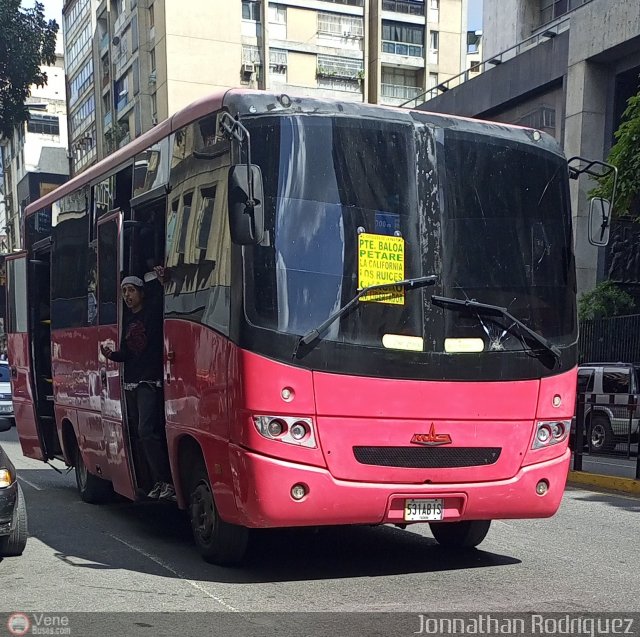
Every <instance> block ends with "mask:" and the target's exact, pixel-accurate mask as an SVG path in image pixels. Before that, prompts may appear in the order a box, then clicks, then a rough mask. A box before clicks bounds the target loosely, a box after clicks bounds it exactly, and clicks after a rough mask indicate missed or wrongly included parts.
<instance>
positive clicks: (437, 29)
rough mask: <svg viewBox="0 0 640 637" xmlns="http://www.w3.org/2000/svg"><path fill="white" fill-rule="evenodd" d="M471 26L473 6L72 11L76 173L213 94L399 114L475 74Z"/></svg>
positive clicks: (70, 81) (156, 3)
mask: <svg viewBox="0 0 640 637" xmlns="http://www.w3.org/2000/svg"><path fill="white" fill-rule="evenodd" d="M466 22H467V0H279V1H278V2H268V0H211V1H208V2H203V1H202V0H101V1H99V0H67V1H66V2H65V5H64V7H63V32H64V37H65V62H66V65H67V85H68V99H69V135H70V143H71V155H72V168H73V171H74V173H75V172H78V171H81V170H84V169H85V168H86V167H87V166H89V165H91V164H92V163H94V162H95V161H97V160H98V159H100V158H102V157H104V156H106V155H107V154H108V153H110V152H113V150H115V149H117V148H119V147H120V146H122V145H124V144H125V143H127V142H128V141H129V140H131V139H133V138H135V137H137V136H138V135H140V134H141V133H142V132H144V131H146V130H148V129H149V128H150V127H151V126H153V125H154V124H155V123H157V122H158V121H160V120H162V119H165V118H166V117H168V116H169V115H171V114H172V113H174V112H175V111H176V110H178V109H180V108H182V107H183V106H185V105H187V104H188V103H190V102H192V101H193V100H195V99H197V98H199V97H202V96H203V95H206V94H207V93H210V92H211V91H212V90H215V89H224V88H231V87H238V86H246V87H251V88H259V89H267V90H272V91H282V92H287V93H290V94H292V95H302V96H310V95H313V96H323V97H332V98H337V99H343V100H345V99H346V100H354V101H367V102H376V103H383V104H391V105H399V104H401V103H403V102H405V101H406V100H407V99H410V98H413V97H415V96H417V95H419V94H421V93H423V92H424V91H425V89H427V88H429V87H431V86H436V85H437V84H438V83H440V82H441V81H443V80H444V79H447V78H448V77H451V76H452V75H456V74H458V73H460V71H461V70H464V69H465V68H466V66H467V58H466V55H467V45H466V38H467V27H466ZM265 60H268V64H265V62H264V61H265Z"/></svg>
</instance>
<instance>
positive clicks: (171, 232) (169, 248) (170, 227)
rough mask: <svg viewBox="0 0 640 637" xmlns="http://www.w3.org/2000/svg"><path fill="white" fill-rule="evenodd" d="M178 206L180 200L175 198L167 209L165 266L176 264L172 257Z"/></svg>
mask: <svg viewBox="0 0 640 637" xmlns="http://www.w3.org/2000/svg"><path fill="white" fill-rule="evenodd" d="M179 204H180V198H179V197H176V198H175V199H174V200H173V201H172V202H171V207H170V208H169V216H168V218H167V243H166V249H165V254H166V259H167V265H168V266H171V265H175V264H176V263H177V259H175V257H174V254H175V253H174V240H175V234H176V223H177V222H178V205H179Z"/></svg>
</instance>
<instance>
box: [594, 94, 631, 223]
mask: <svg viewBox="0 0 640 637" xmlns="http://www.w3.org/2000/svg"><path fill="white" fill-rule="evenodd" d="M614 136H615V138H616V143H615V144H614V145H613V146H612V148H611V150H610V151H609V157H608V159H607V161H608V162H609V163H610V164H613V165H614V166H616V168H617V169H618V188H617V191H616V200H615V210H616V212H617V215H618V216H621V215H630V216H633V217H640V152H638V148H639V147H640V92H638V93H637V94H636V95H634V96H633V97H631V98H629V100H628V101H627V108H626V109H625V111H624V113H623V114H622V123H621V124H620V126H619V127H618V130H617V131H616V132H615V134H614ZM598 181H599V185H598V186H597V187H596V188H595V189H594V190H593V191H592V192H591V193H590V194H591V195H593V196H594V197H604V198H607V199H610V198H611V189H612V187H613V175H612V174H611V175H609V176H608V177H604V178H602V179H599V180H598Z"/></svg>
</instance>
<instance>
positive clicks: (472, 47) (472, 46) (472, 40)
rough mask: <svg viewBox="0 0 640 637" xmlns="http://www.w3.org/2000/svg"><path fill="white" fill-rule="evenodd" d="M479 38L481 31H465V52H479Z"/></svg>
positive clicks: (470, 53)
mask: <svg viewBox="0 0 640 637" xmlns="http://www.w3.org/2000/svg"><path fill="white" fill-rule="evenodd" d="M481 38H482V32H481V31H467V54H469V55H472V54H474V53H479V51H480V39H481Z"/></svg>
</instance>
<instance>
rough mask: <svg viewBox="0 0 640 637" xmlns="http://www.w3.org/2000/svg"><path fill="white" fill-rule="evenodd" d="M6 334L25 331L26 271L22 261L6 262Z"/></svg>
mask: <svg viewBox="0 0 640 637" xmlns="http://www.w3.org/2000/svg"><path fill="white" fill-rule="evenodd" d="M7 284H8V291H7V298H8V300H9V303H8V306H9V307H8V310H9V313H8V316H7V332H9V333H11V334H16V333H19V332H26V331H27V270H26V263H25V260H24V259H17V260H10V261H7Z"/></svg>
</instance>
